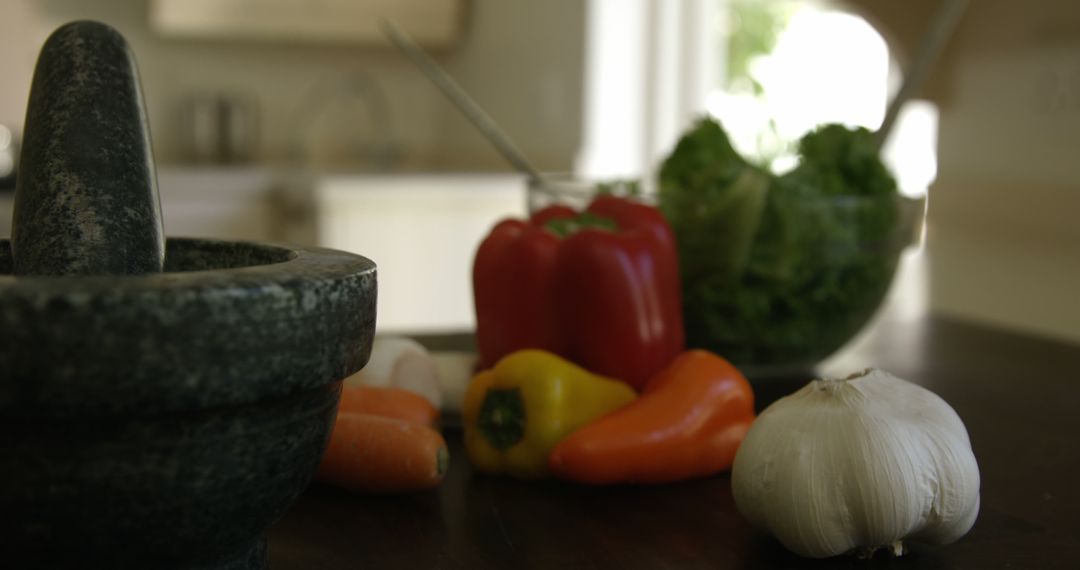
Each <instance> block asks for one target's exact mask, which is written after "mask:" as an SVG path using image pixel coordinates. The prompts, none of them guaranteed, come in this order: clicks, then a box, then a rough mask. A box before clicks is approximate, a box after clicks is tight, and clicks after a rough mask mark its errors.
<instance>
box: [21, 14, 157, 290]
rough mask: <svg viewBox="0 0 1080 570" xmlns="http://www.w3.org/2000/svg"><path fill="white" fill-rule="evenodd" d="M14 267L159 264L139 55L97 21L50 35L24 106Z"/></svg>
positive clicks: (47, 271)
mask: <svg viewBox="0 0 1080 570" xmlns="http://www.w3.org/2000/svg"><path fill="white" fill-rule="evenodd" d="M11 237H12V241H13V242H14V244H15V272H16V273H19V274H22V275H101V274H130V273H149V272H154V271H160V270H161V264H162V260H163V258H164V238H163V232H162V226H161V212H160V206H159V205H158V193H157V179H156V176H155V174H154V163H153V153H152V151H151V148H150V133H149V129H148V127H147V123H146V111H145V109H144V108H143V100H142V94H141V92H140V87H139V77H138V72H137V70H136V66H135V60H134V57H133V56H132V54H131V52H130V50H129V49H128V47H127V43H126V42H125V41H124V38H123V37H121V36H120V34H118V33H117V32H116V31H115V30H113V29H112V28H109V27H108V26H105V25H103V24H98V23H96V22H74V23H71V24H67V25H65V26H63V27H61V28H60V29H58V30H56V31H55V32H53V34H52V35H51V36H50V37H49V39H48V40H47V41H46V42H45V46H44V47H43V48H42V49H41V54H40V55H39V56H38V63H37V67H36V68H35V70H34V80H33V84H32V86H31V91H30V101H29V103H28V105H27V112H26V124H25V136H24V139H23V148H22V157H21V159H20V162H19V178H18V180H17V181H16V192H15V214H14V217H13V219H12V228H11Z"/></svg>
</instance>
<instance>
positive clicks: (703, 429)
mask: <svg viewBox="0 0 1080 570" xmlns="http://www.w3.org/2000/svg"><path fill="white" fill-rule="evenodd" d="M753 421H754V394H753V391H752V390H751V388H750V383H749V382H747V381H746V378H745V377H743V375H742V374H741V373H740V372H739V371H738V369H736V368H735V367H734V366H732V365H731V364H730V363H729V362H728V361H727V360H724V359H723V358H720V357H719V356H717V355H715V354H713V353H711V352H707V351H704V350H691V351H687V352H684V353H682V354H680V355H679V356H678V357H677V358H676V359H675V360H674V361H672V363H671V364H670V365H668V366H667V367H666V368H664V369H663V370H661V371H660V372H659V373H657V374H656V375H655V376H653V378H652V379H650V380H649V382H648V384H647V385H646V386H645V390H644V392H643V393H642V395H641V396H640V397H639V398H638V399H637V400H635V401H634V402H632V403H630V404H627V405H626V406H624V407H622V408H619V409H618V410H616V411H614V412H612V413H610V414H608V415H606V416H604V417H602V418H600V419H598V420H596V421H593V422H591V423H589V424H586V425H585V426H583V427H581V428H580V429H578V430H576V431H575V432H573V433H572V434H570V435H569V436H567V437H566V438H564V439H563V440H562V441H560V442H559V444H558V445H557V446H555V448H554V449H553V450H552V452H551V455H550V456H549V465H550V468H551V471H552V472H553V473H554V474H555V475H557V476H559V477H562V478H565V479H570V480H573V481H577V482H580V483H588V484H594V485H601V484H609V483H670V482H674V481H681V480H684V479H691V478H694V477H704V476H707V475H712V474H714V473H718V472H720V471H724V470H726V469H729V468H731V464H732V462H733V461H734V460H735V451H736V450H738V448H739V444H741V443H742V440H743V437H745V435H746V431H747V430H748V429H749V428H750V423H751V422H753Z"/></svg>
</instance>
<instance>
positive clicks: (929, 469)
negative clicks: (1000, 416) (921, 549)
mask: <svg viewBox="0 0 1080 570" xmlns="http://www.w3.org/2000/svg"><path fill="white" fill-rule="evenodd" d="M731 483H732V492H733V494H734V498H735V505H736V507H737V508H738V509H739V511H740V512H741V513H742V514H743V516H745V517H746V518H747V519H748V520H749V521H750V522H751V523H752V524H754V525H755V526H757V527H759V528H762V529H765V530H767V531H768V532H770V533H772V534H773V535H774V536H775V537H776V538H777V539H779V540H780V542H781V543H782V544H783V545H784V546H785V547H786V548H787V549H789V550H791V551H792V552H795V553H796V554H799V555H801V556H806V557H811V558H825V557H829V556H835V555H838V554H844V553H847V552H852V551H855V552H869V551H872V550H873V549H876V548H882V547H884V548H890V549H892V550H893V551H894V552H896V553H898V554H899V553H900V552H902V546H901V544H902V543H901V541H903V540H905V539H911V540H915V541H919V542H926V543H931V544H945V543H949V542H953V541H955V540H957V539H959V538H960V537H961V536H963V535H964V534H965V533H967V531H968V530H969V529H971V526H972V525H973V524H974V523H975V518H976V517H977V516H978V514H979V466H978V464H977V463H976V461H975V455H974V454H973V453H972V451H971V442H970V440H969V439H968V434H967V430H966V429H965V428H964V424H963V422H961V421H960V417H959V416H958V415H957V414H956V412H955V411H954V410H953V409H952V407H950V406H949V405H948V404H947V403H946V402H945V401H944V400H942V399H941V398H940V397H938V396H937V395H936V394H934V393H933V392H931V391H929V390H927V389H925V388H923V387H921V386H917V385H915V384H912V383H910V382H907V381H905V380H901V379H900V378H897V377H895V376H893V375H891V374H889V373H888V372H884V371H882V370H874V369H871V370H867V371H865V372H863V373H860V374H857V375H853V376H851V377H848V378H845V379H830V380H814V381H812V382H810V383H809V384H807V385H806V386H805V387H803V388H802V389H800V390H799V391H797V392H795V393H793V394H791V395H789V396H786V397H784V398H781V399H780V400H777V401H776V402H775V403H773V404H772V405H771V406H769V407H768V408H766V410H765V411H764V412H762V413H761V415H760V416H758V418H757V420H755V421H754V423H753V424H752V425H751V426H750V430H749V432H748V433H747V434H746V439H744V440H743V443H742V445H741V446H740V447H739V451H738V453H737V454H736V455H735V463H734V465H733V466H732V472H731Z"/></svg>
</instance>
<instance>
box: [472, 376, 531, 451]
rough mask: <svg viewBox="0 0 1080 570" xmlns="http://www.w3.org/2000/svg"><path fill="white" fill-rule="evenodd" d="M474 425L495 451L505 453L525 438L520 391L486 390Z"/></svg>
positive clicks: (523, 406)
mask: <svg viewBox="0 0 1080 570" xmlns="http://www.w3.org/2000/svg"><path fill="white" fill-rule="evenodd" d="M476 423H477V427H478V428H479V429H480V434H481V435H483V436H484V439H486V440H487V441H488V443H490V444H491V446H492V447H494V448H495V449H498V450H499V451H506V450H507V449H510V448H511V447H513V446H514V445H515V444H517V443H518V442H519V441H521V440H522V439H523V438H524V437H525V401H524V400H523V399H522V397H521V390H519V389H517V388H507V389H490V390H488V391H487V394H485V395H484V402H483V403H482V404H480V413H479V414H478V416H477V418H476Z"/></svg>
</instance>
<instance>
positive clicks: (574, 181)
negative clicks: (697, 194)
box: [526, 173, 656, 214]
mask: <svg viewBox="0 0 1080 570" xmlns="http://www.w3.org/2000/svg"><path fill="white" fill-rule="evenodd" d="M598 193H606V194H614V195H616V196H626V197H632V198H633V199H635V200H638V201H641V202H643V203H646V204H655V203H656V196H655V195H653V194H647V193H645V192H643V191H642V188H641V184H640V183H639V182H638V181H637V180H615V179H613V180H604V181H597V180H586V179H583V178H578V177H576V176H574V175H573V174H568V173H556V174H545V175H543V178H542V179H540V180H530V181H529V183H528V187H527V189H526V199H527V206H528V209H529V213H530V214H532V213H535V212H538V211H540V210H542V209H544V208H546V207H548V206H554V205H561V206H569V207H571V208H573V209H575V210H584V209H585V208H586V207H588V205H589V202H591V201H592V199H593V197H594V196H596V195H597V194H598Z"/></svg>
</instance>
